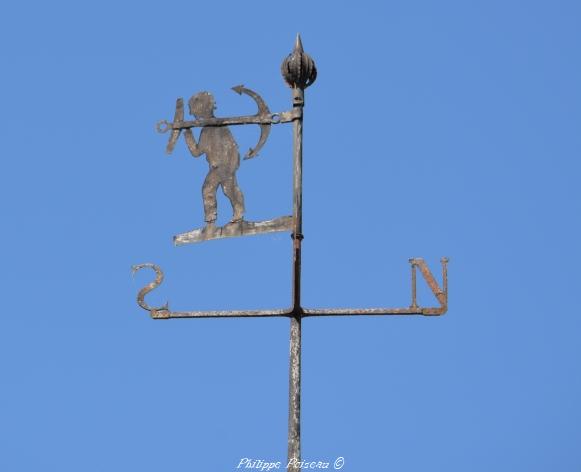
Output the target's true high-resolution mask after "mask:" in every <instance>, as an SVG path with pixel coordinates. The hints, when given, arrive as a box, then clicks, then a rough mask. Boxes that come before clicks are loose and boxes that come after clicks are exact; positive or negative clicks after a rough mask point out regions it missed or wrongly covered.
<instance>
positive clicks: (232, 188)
mask: <svg viewBox="0 0 581 472" xmlns="http://www.w3.org/2000/svg"><path fill="white" fill-rule="evenodd" d="M222 189H223V190H224V195H226V196H227V197H228V199H229V200H230V203H231V204H232V211H233V212H234V214H233V216H232V220H231V222H233V223H234V222H236V221H241V220H242V218H243V217H244V195H242V191H241V190H240V187H238V182H237V181H236V175H234V174H232V175H231V176H229V177H228V178H227V179H224V180H223V181H222Z"/></svg>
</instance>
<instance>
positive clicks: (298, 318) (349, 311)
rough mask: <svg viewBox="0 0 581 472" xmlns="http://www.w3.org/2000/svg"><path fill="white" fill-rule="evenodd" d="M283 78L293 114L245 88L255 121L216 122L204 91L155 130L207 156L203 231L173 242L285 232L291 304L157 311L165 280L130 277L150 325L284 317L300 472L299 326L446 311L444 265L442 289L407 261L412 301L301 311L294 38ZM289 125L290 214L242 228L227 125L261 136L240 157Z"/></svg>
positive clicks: (299, 118)
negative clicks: (430, 301)
mask: <svg viewBox="0 0 581 472" xmlns="http://www.w3.org/2000/svg"><path fill="white" fill-rule="evenodd" d="M281 72H282V75H283V77H284V79H285V81H286V82H287V84H288V85H289V86H290V87H291V89H292V104H293V108H292V110H290V111H286V112H282V113H274V114H271V113H270V111H269V110H268V107H267V106H266V104H265V103H264V100H262V98H261V97H260V96H259V95H258V94H256V92H253V91H251V90H249V89H246V88H244V87H243V86H238V87H234V88H233V90H234V91H236V92H237V93H239V94H241V93H246V94H247V95H249V96H251V97H252V98H254V100H255V101H256V102H257V104H258V109H259V110H258V113H257V114H256V115H248V116H239V117H233V118H216V117H214V115H213V106H214V101H213V98H212V96H211V95H210V94H209V93H207V92H202V94H197V95H194V97H192V99H191V100H190V108H191V109H192V111H193V114H194V115H195V116H196V119H195V120H193V121H184V119H183V100H182V99H178V101H177V106H176V113H175V118H174V121H173V123H168V122H167V121H162V122H159V123H158V131H160V132H166V131H168V130H171V134H170V139H169V142H168V145H167V152H168V153H171V152H172V150H173V149H174V146H175V144H176V142H177V140H178V138H179V136H180V133H181V132H182V131H183V130H185V131H184V134H185V139H186V143H187V145H188V147H189V149H190V151H191V153H192V154H193V155H194V156H196V157H197V156H199V155H201V154H203V153H205V154H206V156H207V158H208V163H209V164H210V171H209V173H208V177H207V178H206V182H205V183H204V190H203V194H204V208H205V216H206V223H207V225H206V227H205V228H203V229H198V230H194V231H190V232H189V233H184V234H181V235H178V236H176V237H175V238H174V240H175V243H176V244H187V243H192V242H200V241H204V240H208V239H216V238H222V237H231V236H244V235H248V234H258V233H265V232H272V231H291V232H292V233H291V238H292V241H293V259H292V267H293V278H292V300H291V305H290V306H289V307H287V308H280V309H272V310H250V311H249V310H243V311H242V310H239V311H171V310H170V309H169V306H168V304H167V303H166V304H165V305H163V306H160V307H151V306H149V305H148V304H147V303H145V296H146V295H147V294H148V293H149V292H151V291H152V290H154V289H155V288H157V287H158V286H159V285H160V284H161V283H162V281H163V272H162V271H161V269H160V268H159V267H158V266H157V265H155V264H151V263H148V264H140V265H136V266H134V267H133V271H134V272H136V271H138V270H140V269H142V268H151V269H153V270H154V271H155V273H156V278H155V281H153V282H151V283H149V284H148V285H146V286H145V287H144V288H143V289H141V290H140V291H139V293H138V295H137V303H138V304H139V306H140V307H142V308H143V309H145V310H147V311H149V313H150V315H151V317H152V318H154V319H169V318H209V317H214V318H222V317H265V316H285V317H288V318H290V324H291V325H290V362H289V424H288V464H291V465H290V467H289V468H288V470H289V471H291V472H298V470H299V465H298V464H300V457H301V450H300V398H301V394H300V392H301V322H302V319H303V318H305V317H309V316H345V315H424V316H439V315H443V314H444V313H446V311H447V309H448V274H447V264H448V259H447V258H445V257H444V258H442V259H441V264H442V287H440V285H439V284H438V282H437V281H436V279H435V277H434V276H433V274H432V272H431V271H430V269H429V268H428V266H427V264H426V263H425V261H424V260H423V259H421V258H412V259H410V260H409V262H410V264H411V280H412V285H411V303H410V305H409V306H408V307H401V308H304V307H303V306H302V305H301V245H302V241H303V227H302V159H303V140H302V136H303V107H304V103H305V102H304V90H305V88H307V87H308V86H309V85H311V84H312V83H313V82H314V81H315V79H316V77H317V69H316V67H315V63H314V61H313V60H312V59H311V58H310V56H308V55H307V54H306V53H305V52H304V50H303V46H302V43H301V39H300V36H297V39H296V43H295V48H294V50H293V52H292V53H291V54H290V55H289V56H288V57H287V58H286V59H285V60H284V61H283V63H282V66H281ZM289 122H292V123H293V162H294V165H293V172H294V179H293V186H294V189H293V215H292V217H291V216H287V217H281V218H278V219H275V220H269V221H262V222H254V223H253V222H247V221H244V220H243V219H242V215H243V213H244V203H243V196H242V192H241V191H240V190H239V189H238V187H237V184H236V180H235V172H236V169H237V168H238V165H239V162H240V161H239V157H238V149H237V146H236V143H235V142H234V139H233V138H232V135H231V134H230V131H229V130H228V128H227V126H229V125H242V124H258V125H260V126H261V136H260V139H259V142H258V144H257V146H256V147H255V148H254V149H251V150H250V151H249V152H248V153H247V154H246V157H245V158H246V159H248V158H252V157H254V156H256V154H257V153H258V151H259V150H260V148H261V147H262V146H263V145H264V143H265V142H266V138H267V137H268V133H269V131H270V126H271V125H272V124H277V123H289ZM194 127H202V132H201V136H200V140H199V141H200V142H199V143H196V141H195V140H194V137H193V134H192V131H191V128H194ZM218 185H221V186H222V188H223V189H224V191H225V193H226V195H227V196H228V198H229V199H230V201H231V203H232V206H233V209H234V215H233V218H232V221H231V222H230V223H229V224H227V225H225V226H224V227H222V228H217V227H215V226H214V227H211V224H213V223H214V222H215V219H216V206H215V200H213V198H215V197H214V196H213V195H214V194H215V190H216V188H217V186H218ZM417 269H419V270H420V273H421V274H422V276H423V277H424V279H425V280H426V282H427V284H428V286H429V287H430V289H431V291H432V293H433V294H434V296H435V298H436V300H437V301H438V304H439V306H434V307H421V306H419V305H418V301H417V295H416V276H417V274H416V272H417Z"/></svg>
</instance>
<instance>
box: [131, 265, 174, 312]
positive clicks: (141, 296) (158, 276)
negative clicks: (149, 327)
mask: <svg viewBox="0 0 581 472" xmlns="http://www.w3.org/2000/svg"><path fill="white" fill-rule="evenodd" d="M144 268H149V269H153V270H154V271H155V280H154V281H153V282H151V283H149V284H147V285H146V286H145V287H143V288H142V289H141V290H140V291H139V293H138V294H137V304H138V305H139V306H140V307H141V308H143V309H144V310H147V311H149V312H150V313H151V316H152V317H153V318H162V317H165V318H167V316H165V315H166V314H167V313H169V306H168V303H167V302H166V303H165V305H163V306H160V307H152V306H149V305H148V304H147V303H145V295H147V294H148V293H149V292H151V291H152V290H153V289H155V288H157V287H159V286H160V285H161V283H162V282H163V271H162V270H161V268H160V267H159V266H157V265H155V264H152V263H151V262H146V263H145V264H137V265H134V266H133V267H132V268H131V273H132V275H135V273H136V272H137V271H139V270H141V269H144ZM154 314H156V316H154ZM159 315H162V316H159Z"/></svg>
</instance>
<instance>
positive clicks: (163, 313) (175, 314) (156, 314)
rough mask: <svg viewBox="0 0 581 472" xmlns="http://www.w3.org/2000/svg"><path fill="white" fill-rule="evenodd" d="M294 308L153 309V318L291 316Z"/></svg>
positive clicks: (151, 313)
mask: <svg viewBox="0 0 581 472" xmlns="http://www.w3.org/2000/svg"><path fill="white" fill-rule="evenodd" d="M292 312H293V311H292V308H286V309H276V310H234V311H227V310H213V311H169V310H151V311H150V312H149V313H150V315H151V317H152V318H153V319H156V320H167V319H170V318H252V317H255V318H259V317H267V316H290V315H291V314H292Z"/></svg>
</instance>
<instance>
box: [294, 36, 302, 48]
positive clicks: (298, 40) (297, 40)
mask: <svg viewBox="0 0 581 472" xmlns="http://www.w3.org/2000/svg"><path fill="white" fill-rule="evenodd" d="M295 50H296V51H303V42H302V41H301V34H300V33H297V39H296V40H295Z"/></svg>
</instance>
